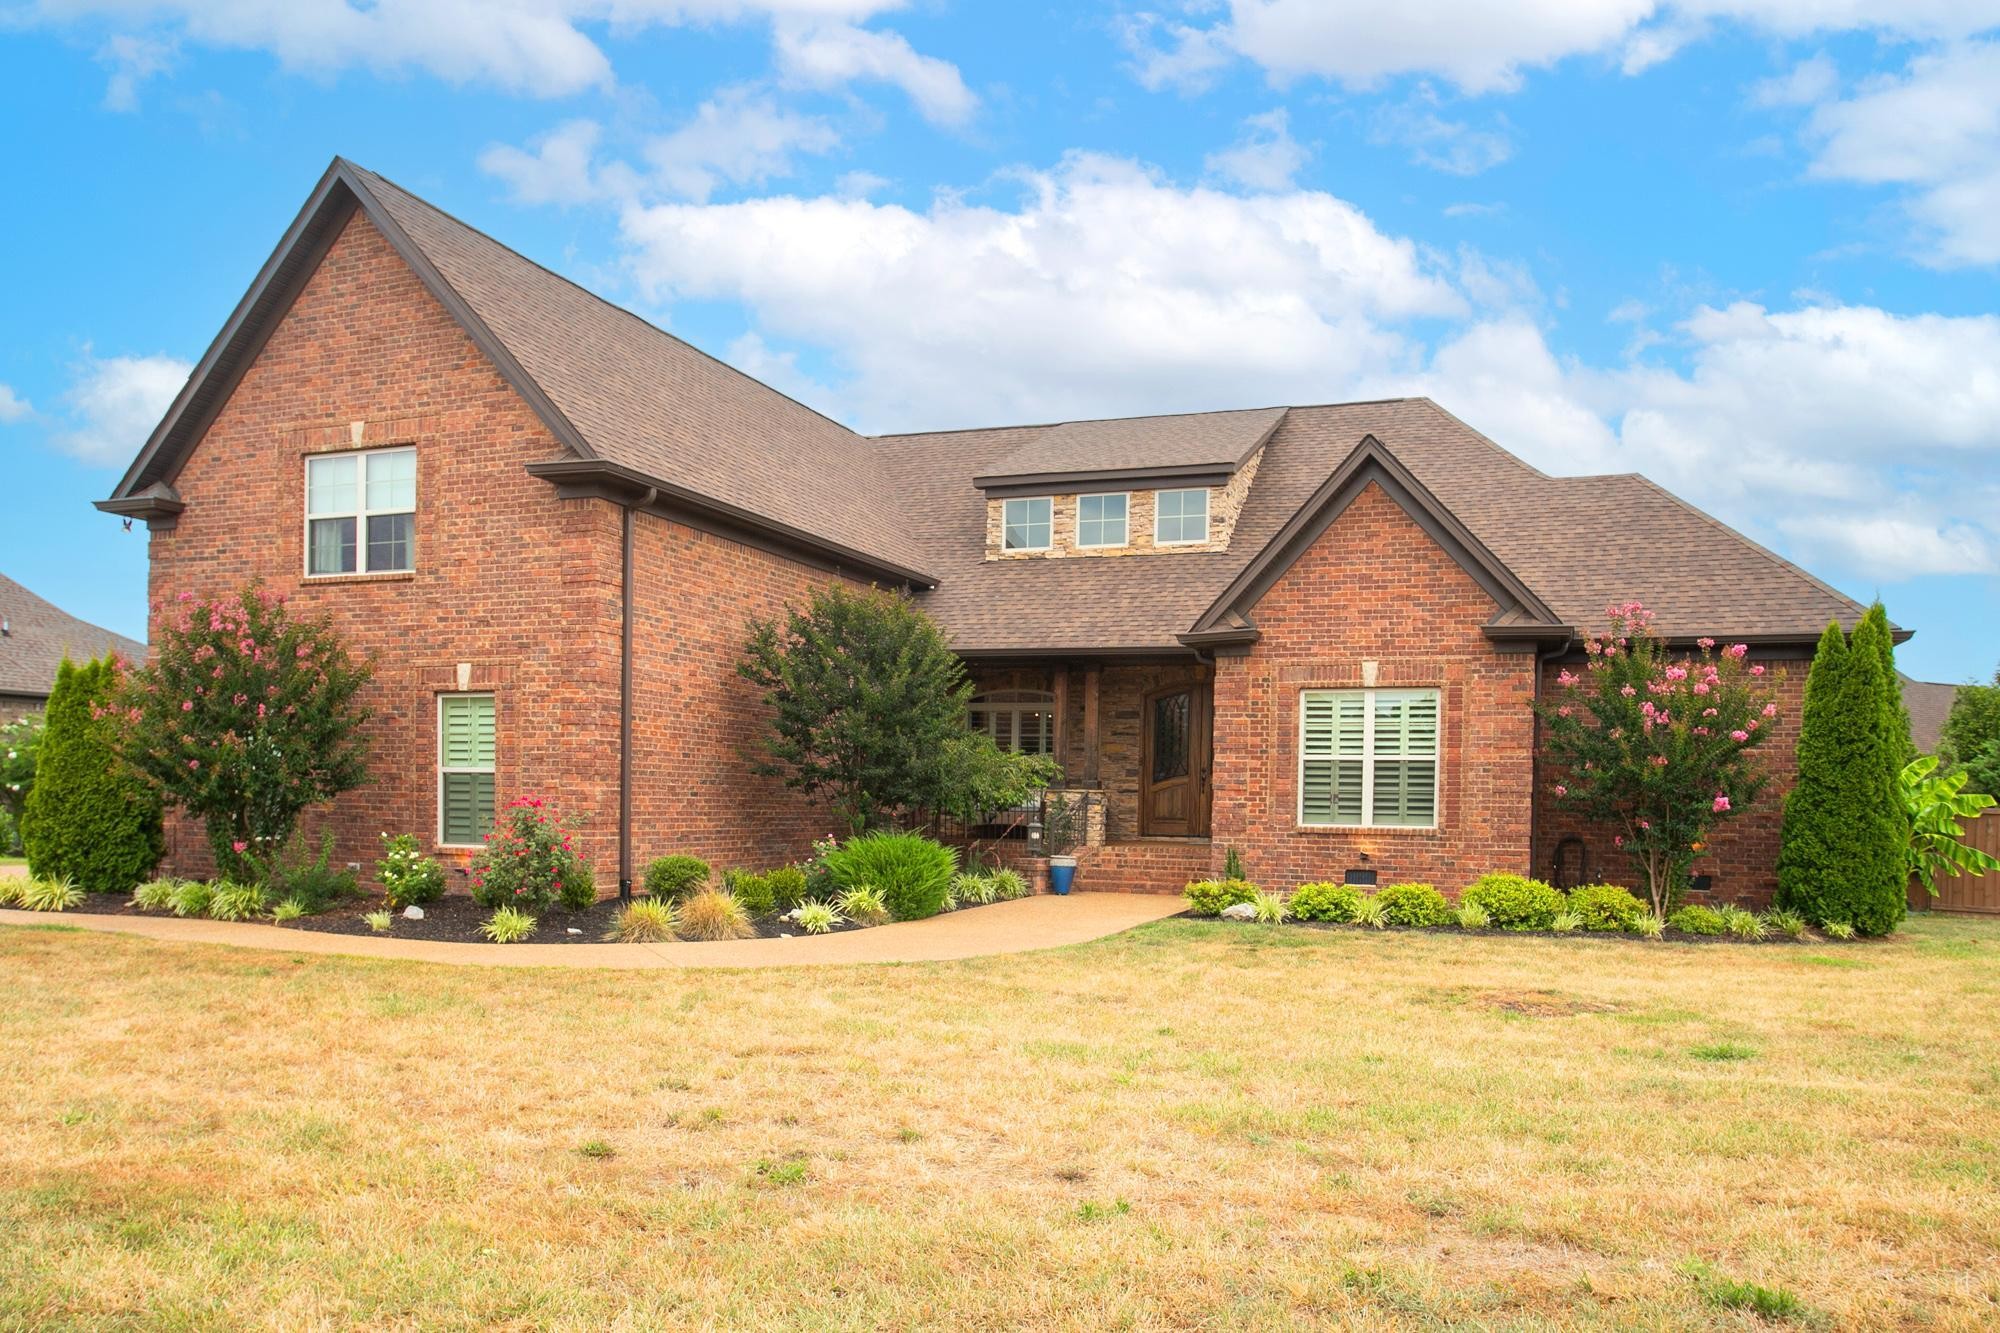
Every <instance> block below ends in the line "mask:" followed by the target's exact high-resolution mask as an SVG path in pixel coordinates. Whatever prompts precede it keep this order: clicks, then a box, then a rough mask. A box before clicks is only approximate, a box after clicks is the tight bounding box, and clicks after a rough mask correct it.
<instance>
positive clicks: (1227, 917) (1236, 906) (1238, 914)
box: [1222, 903, 1257, 921]
mask: <svg viewBox="0 0 2000 1333" xmlns="http://www.w3.org/2000/svg"><path fill="white" fill-rule="evenodd" d="M1222 919H1223V920H1224V921H1255V920H1256V919H1257V909H1256V908H1254V907H1252V906H1251V905H1250V904H1249V903H1231V904H1229V906H1227V907H1225V908H1223V909H1222Z"/></svg>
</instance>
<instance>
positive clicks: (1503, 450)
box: [1403, 394, 1553, 480]
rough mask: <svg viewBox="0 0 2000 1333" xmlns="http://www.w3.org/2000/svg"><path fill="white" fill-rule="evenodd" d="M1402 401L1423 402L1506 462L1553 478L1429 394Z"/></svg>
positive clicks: (1541, 475) (1543, 476) (1547, 477)
mask: <svg viewBox="0 0 2000 1333" xmlns="http://www.w3.org/2000/svg"><path fill="white" fill-rule="evenodd" d="M1403 401H1405V402H1419V403H1423V404H1424V405H1425V406H1427V407H1429V408H1430V409H1431V410H1432V411H1433V412H1436V413H1437V414H1438V415H1439V416H1441V417H1443V418H1444V419H1445V420H1447V421H1449V422H1451V423H1452V424H1453V425H1455V426H1457V427H1459V428H1460V429H1461V430H1463V431H1464V432H1465V433H1466V434H1468V435H1470V436H1472V438H1474V439H1475V440H1478V441H1479V442H1480V443H1481V444H1483V445H1485V446H1486V447H1487V448H1489V449H1491V450H1492V451H1493V452H1494V453H1496V454H1499V455H1500V456H1501V457H1502V458H1505V459H1506V460H1507V461H1508V462H1510V463H1513V464H1514V465H1515V466H1517V467H1523V468H1526V469H1527V470H1528V471H1529V472H1532V473H1533V474H1534V475H1535V476H1537V477H1541V478H1543V479H1545V480H1553V478H1550V476H1549V474H1548V473H1546V472H1544V471H1542V470H1541V469H1540V468H1538V467H1536V466H1535V465H1534V464H1533V463H1530V462H1529V461H1528V460H1527V459H1525V458H1523V457H1521V456H1520V455H1519V454H1517V453H1515V452H1514V451H1513V450H1512V449H1509V448H1508V447H1507V446H1506V445H1504V444H1502V443H1500V442H1499V441H1498V440H1496V439H1494V438H1493V437H1492V436H1491V435H1488V434H1487V433H1486V432H1485V431H1483V430H1481V429H1479V427H1477V426H1475V425H1473V424H1472V423H1471V422H1469V421H1467V420H1466V419H1465V418H1464V417H1461V416H1459V415H1458V414H1457V413H1456V412H1453V411H1452V410H1451V409H1450V408H1447V407H1445V406H1444V405H1443V404H1441V403H1439V402H1438V400H1437V399H1435V398H1432V397H1431V396H1430V395H1429V394H1416V395H1413V396H1412V397H1411V398H1408V399H1404V400H1403Z"/></svg>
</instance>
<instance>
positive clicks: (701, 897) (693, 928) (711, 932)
mask: <svg viewBox="0 0 2000 1333" xmlns="http://www.w3.org/2000/svg"><path fill="white" fill-rule="evenodd" d="M678 907H679V912H680V925H679V927H678V930H679V932H680V936H681V938H682V939H684V940H747V939H749V938H751V937H752V936H753V935H755V934H756V933H757V928H756V927H755V926H753V925H751V924H750V914H749V913H748V912H746V911H744V910H743V904H742V903H740V902H737V901H736V896H735V895H734V894H732V893H730V892H729V891H728V890H726V889H703V890H702V891H701V892H700V893H693V894H689V895H688V896H687V897H686V898H683V899H682V900H681V901H680V903H679V905H678Z"/></svg>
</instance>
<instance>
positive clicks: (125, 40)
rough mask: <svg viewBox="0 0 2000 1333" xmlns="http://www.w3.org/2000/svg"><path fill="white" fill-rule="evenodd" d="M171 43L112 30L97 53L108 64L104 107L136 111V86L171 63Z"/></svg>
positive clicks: (173, 53)
mask: <svg viewBox="0 0 2000 1333" xmlns="http://www.w3.org/2000/svg"><path fill="white" fill-rule="evenodd" d="M174 56H175V50H174V44H173V43H172V42H167V41H159V40H157V39H155V38H151V37H142V36H137V35H135V34H132V33H122V32H121V33H113V34H112V35H111V36H110V38H109V39H107V40H106V41H105V43H104V45H103V47H102V48H100V49H99V51H98V53H97V59H98V61H99V62H100V63H102V64H106V65H109V66H111V71H112V72H111V78H110V80H109V81H108V82H107V83H106V84H105V85H104V109H105V110H107V111H137V110H138V109H139V87H140V85H141V84H143V83H145V82H146V80H148V79H150V78H152V77H153V76H154V75H155V74H159V73H162V72H164V71H165V70H167V69H168V68H169V67H171V66H172V64H173V62H174Z"/></svg>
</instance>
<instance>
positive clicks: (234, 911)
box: [208, 880, 264, 921]
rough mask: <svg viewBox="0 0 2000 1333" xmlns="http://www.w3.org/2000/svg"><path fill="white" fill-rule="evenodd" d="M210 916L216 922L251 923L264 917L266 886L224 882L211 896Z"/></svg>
mask: <svg viewBox="0 0 2000 1333" xmlns="http://www.w3.org/2000/svg"><path fill="white" fill-rule="evenodd" d="M208 915H209V918H210V919H211V920H215V921H250V920H253V919H255V918H257V917H260V916H262V915H264V886H263V885H262V884H235V883H232V882H230V881H228V880H224V881H223V882H222V883H220V884H218V885H216V886H215V892H214V893H212V894H210V895H209V899H208Z"/></svg>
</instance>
